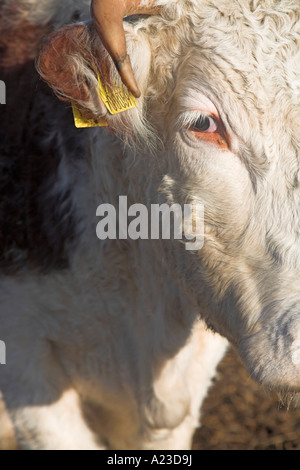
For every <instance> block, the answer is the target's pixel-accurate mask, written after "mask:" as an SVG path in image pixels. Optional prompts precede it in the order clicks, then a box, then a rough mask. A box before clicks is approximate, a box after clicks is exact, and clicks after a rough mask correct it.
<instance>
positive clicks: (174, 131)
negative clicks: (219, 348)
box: [39, 0, 300, 390]
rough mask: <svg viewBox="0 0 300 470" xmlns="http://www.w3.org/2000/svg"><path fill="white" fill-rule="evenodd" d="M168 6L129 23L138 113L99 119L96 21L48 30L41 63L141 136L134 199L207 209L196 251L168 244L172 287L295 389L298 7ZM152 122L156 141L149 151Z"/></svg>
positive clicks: (299, 350) (299, 322)
mask: <svg viewBox="0 0 300 470" xmlns="http://www.w3.org/2000/svg"><path fill="white" fill-rule="evenodd" d="M143 3H145V2H143ZM150 3H151V7H153V5H155V4H157V3H166V4H168V3H172V2H150ZM173 3H174V5H173V9H170V8H171V7H170V5H167V6H166V8H165V10H162V12H161V15H160V17H151V18H148V19H146V20H143V21H138V22H137V23H136V24H135V25H130V24H127V25H126V31H127V46H128V51H129V55H130V57H131V61H132V64H133V69H134V73H135V76H136V78H137V81H138V85H139V88H140V90H141V98H140V100H139V106H138V108H137V109H136V110H131V111H128V112H125V113H124V114H123V115H119V116H110V115H109V113H108V112H107V110H106V108H105V107H104V105H103V103H102V102H101V100H100V99H99V96H98V94H97V93H96V88H97V80H96V76H95V73H94V71H93V69H92V67H91V66H90V64H91V63H93V64H95V65H96V67H97V68H98V69H101V70H102V71H105V73H104V75H105V74H106V76H110V75H111V74H114V73H116V71H115V68H114V65H113V62H112V61H111V59H110V57H109V56H108V54H107V53H106V51H105V49H104V47H103V44H102V43H101V41H100V39H99V36H98V34H97V33H96V30H95V29H94V28H95V27H94V26H93V24H77V25H73V26H69V27H66V28H64V29H62V30H60V31H58V32H56V33H54V34H53V35H52V36H50V38H49V39H48V41H47V43H46V44H45V46H44V49H43V51H42V53H41V56H40V61H39V69H40V71H41V74H42V76H43V78H45V79H46V80H47V81H48V82H49V83H50V84H51V85H52V87H53V88H54V89H55V90H56V92H57V93H58V94H59V95H60V96H61V97H63V98H64V99H67V100H70V101H75V102H77V104H79V105H80V106H81V107H83V108H85V110H86V112H87V113H88V112H90V113H92V114H93V115H96V116H103V117H105V118H106V119H107V120H108V122H109V125H110V126H111V128H112V129H113V130H117V131H118V132H119V131H120V132H122V130H123V132H124V133H126V134H128V133H130V134H131V137H133V139H134V137H135V136H138V137H139V139H140V140H141V139H142V140H143V139H144V143H145V145H144V150H141V151H140V155H139V158H140V159H141V161H142V164H143V165H144V167H143V168H145V165H149V173H148V175H149V174H151V177H148V178H147V179H146V180H145V188H140V194H142V193H143V191H147V194H148V195H149V194H152V197H153V202H157V201H156V199H155V197H157V196H156V195H157V194H158V193H159V194H160V195H161V197H163V199H164V200H165V201H167V202H168V203H173V202H177V203H181V204H183V203H186V202H199V203H202V204H203V205H204V207H205V225H206V235H205V244H204V248H203V249H201V250H200V251H198V252H193V253H190V252H187V251H186V250H184V247H183V246H182V245H181V244H179V243H178V242H176V241H174V242H170V243H173V245H172V248H171V249H170V250H169V260H170V263H173V265H174V267H175V266H176V269H177V270H178V271H179V274H180V276H179V278H180V279H181V285H182V289H183V290H185V292H188V294H189V298H192V299H193V301H194V303H195V305H197V308H198V310H199V311H200V313H201V315H202V316H203V318H205V320H206V321H207V324H208V325H210V326H211V327H212V328H213V329H214V330H216V331H217V332H219V333H220V334H222V335H224V336H225V337H227V338H228V339H229V340H230V341H231V342H232V343H233V344H235V345H236V347H237V348H238V350H239V352H240V354H241V356H242V358H243V359H244V360H245V362H246V364H247V366H248V369H249V371H250V373H251V375H252V376H253V377H254V378H255V379H257V380H258V381H259V382H261V383H262V384H264V385H267V386H271V387H274V388H279V389H289V390H299V388H300V235H299V221H300V171H299V168H300V137H299V136H300V132H299V131H300V128H299V113H300V107H299V103H300V101H299V97H300V93H298V94H297V92H299V88H300V87H299V83H300V67H299V64H300V48H299V34H300V22H299V21H294V19H295V18H299V16H300V8H299V5H298V3H297V2H293V1H291V2H290V7H289V8H287V7H286V3H285V7H282V5H281V2H277V1H274V4H273V5H272V7H270V8H268V7H267V3H268V4H269V3H270V2H266V5H265V6H264V7H263V5H262V4H264V2H250V1H249V2H243V5H244V6H243V7H242V6H240V3H239V2H234V3H235V4H234V5H233V6H232V7H231V6H230V2H225V1H221V2H220V1H218V2H217V1H210V2H206V1H205V0H203V1H200V0H199V1H191V2H184V1H182V2H180V1H179V2H173ZM271 3H272V2H271ZM144 12H145V11H143V13H144ZM112 31H113V30H112ZM287 31H288V33H287ZM145 105H146V106H145ZM137 123H139V125H138V124H137ZM150 128H151V129H152V136H153V135H154V136H155V137H154V138H155V139H156V141H157V142H160V143H161V142H164V147H163V148H162V147H161V145H160V146H157V148H158V149H159V150H157V151H158V152H160V155H159V159H156V158H154V157H153V155H152V154H151V153H150V152H149V149H148V146H147V138H148V136H149V133H148V132H147V130H148V131H149V129H150ZM137 164H138V163H137ZM142 164H141V168H142ZM144 171H145V170H144ZM146 176H147V175H146ZM152 176H153V177H152ZM145 194H146V192H145ZM176 243H177V245H176ZM183 286H184V287H183Z"/></svg>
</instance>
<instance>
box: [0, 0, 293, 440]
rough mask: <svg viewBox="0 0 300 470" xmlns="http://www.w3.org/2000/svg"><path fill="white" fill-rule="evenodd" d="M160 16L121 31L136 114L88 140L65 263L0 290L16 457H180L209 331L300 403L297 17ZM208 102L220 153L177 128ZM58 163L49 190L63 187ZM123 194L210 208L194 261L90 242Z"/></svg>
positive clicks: (218, 345)
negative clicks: (124, 452) (298, 349)
mask: <svg viewBox="0 0 300 470" xmlns="http://www.w3.org/2000/svg"><path fill="white" fill-rule="evenodd" d="M164 3H166V5H165V7H166V8H165V9H164V10H163V11H162V15H161V17H155V18H149V19H148V20H141V21H139V22H138V23H137V24H136V25H134V26H129V25H127V26H126V29H127V31H128V37H127V39H128V47H129V51H130V54H131V59H132V62H133V67H134V69H135V70H136V74H137V78H138V80H139V82H140V88H141V90H142V98H141V99H140V101H139V106H138V108H136V109H134V110H131V111H128V112H125V113H123V114H121V115H118V116H114V117H112V116H108V119H109V124H110V126H111V129H113V130H114V131H115V133H116V134H117V136H118V137H115V136H112V135H110V134H108V133H107V132H106V130H101V129H94V130H91V131H89V133H87V134H86V155H85V156H84V157H85V158H84V159H83V160H82V161H81V171H78V173H76V178H75V179H74V181H75V182H74V184H73V187H74V191H73V193H72V198H73V203H74V207H76V208H77V210H78V211H79V213H80V215H81V223H82V227H84V233H83V234H82V236H81V237H80V240H79V242H78V244H77V246H76V250H75V251H74V253H72V256H71V257H70V268H69V269H68V270H65V271H61V272H59V271H58V272H52V273H51V274H48V275H41V274H39V273H38V272H33V271H32V270H28V271H27V268H24V272H23V273H20V274H18V275H16V276H15V277H11V278H6V279H5V278H4V279H3V280H2V283H1V305H2V306H1V310H0V325H1V339H2V340H4V341H5V342H6V345H7V361H8V364H7V366H6V367H4V368H2V367H1V369H0V374H1V376H0V377H1V388H2V390H3V394H4V399H5V401H6V404H7V408H8V410H9V412H10V414H11V416H12V418H13V421H14V425H15V428H16V431H17V437H18V440H19V442H20V443H21V445H22V446H23V447H24V448H33V449H35V448H42V449H49V448H54V447H55V448H56V447H58V448H72V449H73V448H99V449H101V448H105V447H107V448H111V449H135V448H138V449H185V448H188V447H189V446H190V443H191V439H192V435H193V431H194V429H195V427H196V426H197V422H198V417H199V416H198V414H199V408H200V406H201V403H202V400H203V398H204V396H205V394H206V392H207V389H208V387H209V385H210V382H211V379H212V377H213V375H214V373H215V368H216V365H217V363H218V361H219V360H220V358H221V357H222V355H223V353H224V351H225V349H226V344H227V340H226V339H223V338H221V337H220V336H218V334H213V333H212V332H210V331H208V330H207V329H206V327H205V324H204V322H203V320H205V322H206V323H207V324H208V325H209V326H210V327H212V328H213V329H214V330H215V331H217V332H218V333H219V334H221V335H223V336H224V337H226V338H227V339H228V340H230V341H231V342H232V343H233V344H234V345H235V346H236V347H237V348H238V349H239V351H240V353H241V356H242V357H243V358H244V360H245V362H246V364H247V366H248V368H249V371H250V373H252V374H253V376H254V377H255V378H256V379H257V380H259V381H260V382H262V383H263V384H264V385H267V386H271V387H276V388H278V389H283V390H286V389H290V390H294V391H296V390H299V386H300V385H299V384H300V383H299V380H300V379H299V377H300V370H299V362H298V361H296V360H295V357H296V356H295V342H297V338H298V332H299V304H300V299H299V288H300V283H299V273H300V256H299V252H300V251H299V247H300V242H299V233H298V232H299V231H298V227H299V216H300V213H299V207H300V195H299V148H300V140H299V103H298V102H296V100H295V96H296V95H297V90H298V87H297V83H298V80H299V79H300V71H299V67H298V64H299V33H300V29H299V24H300V23H299V17H300V11H299V4H298V2H296V1H291V0H282V1H280V2H278V1H275V0H274V1H272V0H270V1H261V2H256V1H248V0H238V1H237V2H235V4H234V5H233V4H232V2H230V1H227V0H221V1H214V0H199V1H196V0H195V1H193V2H185V1H178V2H164ZM46 10H47V18H48V17H49V15H48V9H46ZM56 16H57V18H60V10H59V9H58V13H57V15H54V17H56ZM296 20H297V21H296ZM95 40H96V39H95ZM85 41H86V44H87V45H89V44H90V42H89V41H91V39H90V38H89V37H88V35H87V36H86V39H85ZM86 44H84V45H86ZM141 45H142V47H141ZM139 47H141V49H140V50H144V51H145V55H144V56H142V55H140V54H137V53H136V51H137V50H139ZM295 57H297V60H296V59H295ZM76 60H77V61H76V67H77V70H78V67H79V69H80V70H81V71H82V72H84V73H83V76H84V74H85V73H86V74H87V78H88V79H89V78H90V76H89V74H90V75H91V72H90V71H89V70H87V67H86V64H85V63H84V60H83V59H82V61H81V59H80V58H79V59H78V58H77V59H76ZM107 60H108V59H107ZM70 61H72V57H71V58H70ZM74 61H75V59H74ZM74 63H75V62H74ZM76 67H74V80H75V79H76ZM295 80H296V84H295ZM89 83H90V84H92V81H89ZM203 95H204V96H205V106H207V108H208V110H212V109H216V110H217V112H218V114H219V118H220V119H221V120H222V122H223V125H224V128H225V129H226V132H227V136H228V141H230V144H229V145H228V148H220V147H218V145H216V143H210V142H207V141H206V140H205V139H202V140H201V139H195V138H193V135H192V133H191V131H190V129H189V128H188V125H187V124H188V123H189V122H190V113H191V112H195V106H194V104H193V103H194V100H192V102H191V99H190V98H191V97H195V96H198V97H199V96H203ZM87 106H88V107H90V109H92V110H93V111H97V110H95V106H96V104H95V103H92V104H91V103H89V104H88V105H87ZM188 107H190V109H187V108H188ZM196 108H197V107H196ZM198 108H199V106H198ZM198 108H197V109H198ZM198 110H199V111H201V112H203V111H204V110H203V109H198ZM55 132H56V133H57V134H58V135H59V137H60V138H61V139H63V137H64V136H63V131H61V130H60V129H55ZM122 139H123V140H122ZM149 142H150V143H149ZM70 152H71V150H70ZM63 163H64V164H65V165H67V167H66V168H65V169H64V168H63V167H61V168H60V172H59V175H58V180H57V185H58V187H61V185H63V182H64V181H65V182H66V183H67V181H70V180H69V178H71V176H70V175H72V178H73V177H74V176H75V174H74V169H72V166H71V165H69V164H68V162H67V161H66V162H63ZM68 165H69V166H68ZM68 170H69V171H68ZM72 178H71V181H73V179H72ZM54 189H56V186H55V188H54ZM118 195H128V197H129V203H135V202H138V203H144V204H146V205H149V204H151V203H158V202H167V203H169V204H172V203H175V202H176V203H181V204H184V203H190V202H199V203H201V204H204V206H205V223H206V227H207V229H206V240H205V245H204V248H203V250H200V251H199V252H197V253H187V252H186V250H185V249H184V246H183V245H182V244H180V243H179V242H175V241H174V242H168V241H160V240H156V241H155V240H153V241H135V242H133V241H130V240H128V241H118V240H116V241H105V242H99V240H97V238H96V234H95V229H96V224H97V220H96V217H95V212H96V208H97V207H98V205H99V204H101V203H112V204H113V203H116V201H117V196H118ZM16 383H18V387H17V388H16V386H15V384H16ZM70 410H71V411H70ZM74 410H75V411H74ZM70 429H74V432H73V431H72V433H71V434H70V432H71V431H70ZM58 435H59V436H60V439H58V438H57V436H58Z"/></svg>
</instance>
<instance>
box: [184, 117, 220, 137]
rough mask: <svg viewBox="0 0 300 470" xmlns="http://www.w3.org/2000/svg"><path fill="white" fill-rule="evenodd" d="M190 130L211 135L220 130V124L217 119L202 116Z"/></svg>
mask: <svg viewBox="0 0 300 470" xmlns="http://www.w3.org/2000/svg"><path fill="white" fill-rule="evenodd" d="M190 130H191V131H194V132H203V133H206V134H209V133H213V132H216V131H217V130H218V124H217V121H216V119H215V118H213V117H212V116H206V115H204V114H202V115H201V116H200V117H199V118H198V119H197V121H196V122H195V123H193V124H192V125H191V127H190Z"/></svg>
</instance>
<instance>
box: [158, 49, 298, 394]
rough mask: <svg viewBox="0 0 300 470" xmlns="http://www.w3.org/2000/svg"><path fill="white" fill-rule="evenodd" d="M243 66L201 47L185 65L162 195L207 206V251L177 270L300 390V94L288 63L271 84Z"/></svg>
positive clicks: (275, 380) (229, 331)
mask: <svg viewBox="0 0 300 470" xmlns="http://www.w3.org/2000/svg"><path fill="white" fill-rule="evenodd" d="M298 55H299V54H298ZM298 58H300V57H298ZM227 59H228V58H227ZM229 62H230V59H229ZM293 63H294V67H297V70H296V69H295V70H294V72H295V74H296V72H297V73H298V77H300V67H299V63H300V62H298V64H296V65H295V62H293ZM241 66H242V67H241V68H242V72H241V73H240V74H239V72H238V71H236V70H235V71H233V70H232V69H231V68H230V67H229V66H228V62H227V64H225V65H224V62H223V61H221V60H220V58H217V59H216V60H215V62H214V59H213V60H212V61H210V62H209V61H208V59H207V58H205V57H204V58H203V57H202V55H201V49H200V48H199V49H197V48H195V51H194V54H190V56H189V57H187V58H186V59H185V60H183V61H182V63H181V65H180V66H179V68H178V71H177V77H176V79H177V85H176V87H175V90H174V92H173V94H172V97H171V100H170V104H169V108H168V111H167V112H165V114H164V116H163V118H162V119H164V125H166V124H167V127H168V130H167V132H166V134H165V136H164V138H165V139H166V136H167V140H168V142H169V143H168V151H167V153H166V154H165V155H164V160H166V161H167V167H166V171H165V173H166V174H165V176H164V178H163V180H162V188H163V189H162V190H163V192H164V196H165V198H166V200H167V201H168V202H170V201H172V202H175V203H176V202H177V203H178V202H179V203H186V202H187V201H188V202H191V201H196V202H199V203H201V204H203V205H204V208H205V225H206V233H205V244H204V247H203V249H201V250H200V251H198V252H197V253H188V252H184V253H183V254H182V256H183V257H184V261H183V262H181V263H178V265H180V266H181V268H180V269H181V272H180V275H181V277H182V278H183V279H185V280H187V279H188V282H187V284H185V286H186V285H188V288H189V289H190V293H191V294H192V296H193V297H194V299H195V300H196V301H197V303H198V306H199V310H200V312H201V314H202V315H203V316H204V317H205V318H206V321H207V323H208V325H209V326H211V327H212V328H213V329H215V330H216V331H217V332H219V333H221V334H222V335H224V336H226V337H227V338H228V339H229V340H231V341H232V342H233V343H234V344H235V345H236V346H237V348H238V350H239V352H240V354H241V356H242V357H243V358H244V360H245V362H246V364H247V366H248V368H249V371H250V373H251V374H252V376H253V377H254V378H256V379H257V380H258V381H259V382H261V383H263V384H264V385H268V386H272V387H278V388H284V389H289V390H299V389H300V276H299V274H300V236H299V226H300V172H299V168H300V140H299V118H300V106H299V104H300V101H299V103H298V101H297V100H296V101H295V95H293V88H292V87H290V86H289V85H288V84H287V83H286V82H284V80H283V79H282V74H283V71H282V70H279V71H278V75H274V76H268V74H266V76H265V77H264V80H261V77H258V70H257V68H255V67H254V66H253V68H252V69H251V66H249V63H248V62H247V63H246V62H244V63H243V61H242V60H241ZM246 69H248V70H247V73H246V72H245V70H246ZM251 73H252V75H253V77H251ZM247 74H248V75H247ZM245 77H247V83H246V78H245ZM280 77H281V80H280ZM276 80H277V81H276ZM283 83H284V87H283ZM162 114H163V113H162ZM158 119H159V118H158V117H157V116H155V120H158ZM154 125H155V123H154ZM161 127H162V126H161ZM179 256H181V255H179Z"/></svg>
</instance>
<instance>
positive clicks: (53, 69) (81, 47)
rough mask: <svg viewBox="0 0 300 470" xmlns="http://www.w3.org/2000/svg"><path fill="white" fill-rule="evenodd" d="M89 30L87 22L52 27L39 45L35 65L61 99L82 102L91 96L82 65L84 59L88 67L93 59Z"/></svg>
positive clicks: (87, 100) (86, 101)
mask: <svg viewBox="0 0 300 470" xmlns="http://www.w3.org/2000/svg"><path fill="white" fill-rule="evenodd" d="M91 34H92V33H91V26H90V25H88V24H84V23H79V24H75V25H71V26H66V27H64V28H62V29H60V30H59V31H55V32H54V33H52V34H50V35H49V36H48V37H47V38H46V40H45V41H44V43H43V45H42V49H41V51H40V55H39V58H38V61H37V68H38V71H39V73H40V75H41V77H42V78H43V79H44V80H45V81H46V82H48V83H49V85H50V86H51V87H52V88H53V89H54V91H55V92H56V94H57V96H58V97H59V98H60V99H63V100H69V101H73V100H74V101H79V102H82V104H84V103H88V102H89V101H90V100H91V92H90V88H89V86H88V83H87V77H86V73H85V71H86V68H85V67H82V64H83V62H85V63H86V65H87V67H89V66H91V64H92V63H93V54H92V51H91V50H90V49H89V48H88V45H89V44H90V43H91ZM90 73H91V71H90Z"/></svg>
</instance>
